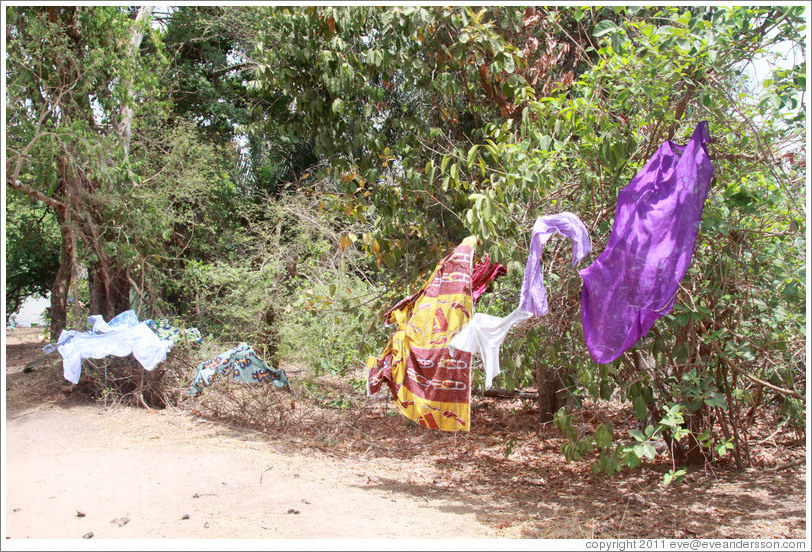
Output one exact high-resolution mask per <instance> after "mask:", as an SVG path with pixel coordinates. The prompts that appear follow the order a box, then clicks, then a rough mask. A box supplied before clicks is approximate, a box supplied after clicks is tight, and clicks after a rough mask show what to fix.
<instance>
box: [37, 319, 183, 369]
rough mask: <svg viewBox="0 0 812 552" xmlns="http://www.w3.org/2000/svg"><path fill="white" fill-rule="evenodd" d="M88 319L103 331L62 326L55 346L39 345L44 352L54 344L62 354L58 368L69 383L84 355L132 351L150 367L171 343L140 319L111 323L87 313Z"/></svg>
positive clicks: (161, 360) (80, 367) (98, 355)
mask: <svg viewBox="0 0 812 552" xmlns="http://www.w3.org/2000/svg"><path fill="white" fill-rule="evenodd" d="M91 318H93V320H90V319H91ZM88 321H89V322H90V323H91V324H93V326H94V328H95V329H98V330H100V331H102V332H104V333H98V332H94V331H92V330H91V331H88V332H77V331H75V330H63V331H62V333H61V334H59V340H58V341H57V343H56V346H54V345H48V346H46V347H44V348H43V350H44V351H45V352H52V351H53V350H54V348H56V350H58V351H59V354H61V355H62V372H63V374H64V376H65V379H66V380H68V381H69V382H71V383H78V382H79V377H80V376H81V374H82V360H83V359H85V358H104V357H106V356H108V355H113V356H127V355H129V354H130V353H132V355H133V356H134V357H135V359H136V360H137V361H138V362H140V363H141V366H143V367H144V369H145V370H152V369H153V368H155V367H156V366H157V365H158V364H159V363H160V362H163V361H164V360H166V354H167V353H168V352H169V350H170V349H171V348H172V345H173V343H172V342H171V341H167V340H164V339H160V338H159V337H158V336H157V335H155V332H153V331H152V330H151V329H150V328H149V326H147V325H146V324H145V323H144V322H139V323H137V324H135V325H133V326H127V325H122V326H118V327H111V326H109V325H108V324H106V323H105V322H104V320H103V319H101V316H99V317H98V318H96V317H88ZM100 322H101V323H100ZM111 322H112V321H111Z"/></svg>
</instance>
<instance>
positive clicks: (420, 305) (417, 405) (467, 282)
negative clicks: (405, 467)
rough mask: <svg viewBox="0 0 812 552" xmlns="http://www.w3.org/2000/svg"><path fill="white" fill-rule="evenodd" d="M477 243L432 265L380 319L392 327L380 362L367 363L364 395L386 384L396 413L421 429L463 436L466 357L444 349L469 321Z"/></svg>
mask: <svg viewBox="0 0 812 552" xmlns="http://www.w3.org/2000/svg"><path fill="white" fill-rule="evenodd" d="M475 244H476V238H474V237H469V238H466V239H465V240H463V242H462V243H461V244H460V245H459V246H457V247H456V248H455V249H454V251H453V252H452V253H451V254H450V255H448V256H447V257H446V258H445V259H443V260H442V261H440V262H439V263H438V264H437V267H436V268H435V269H434V272H433V273H432V275H431V277H430V278H429V280H428V283H427V284H426V285H425V286H424V287H423V288H422V289H421V290H420V291H418V292H417V293H415V294H414V295H410V296H409V297H407V298H405V299H403V300H401V301H400V302H399V303H398V304H397V305H395V306H394V307H393V308H392V309H390V310H389V311H388V312H387V313H386V315H385V318H384V320H385V322H386V323H387V324H397V327H398V329H397V331H396V332H395V333H394V335H392V337H391V338H390V339H389V342H388V343H387V344H386V347H385V348H384V350H383V354H382V356H381V358H375V357H369V358H368V359H367V366H368V367H369V375H368V378H367V392H368V393H369V395H373V394H375V393H377V392H378V391H380V389H381V386H382V385H383V383H384V382H386V384H387V386H388V387H389V390H390V391H391V393H392V396H393V397H394V398H395V400H396V401H397V405H398V409H399V410H400V412H401V413H402V414H403V415H404V416H406V417H407V418H408V419H410V420H414V421H416V422H418V423H419V424H420V425H423V426H426V427H430V428H433V429H441V430H445V431H459V430H462V431H468V430H469V427H470V402H471V355H470V353H459V355H458V356H457V357H455V358H452V357H451V354H450V353H449V350H448V343H449V341H450V340H451V338H452V337H453V336H454V335H455V334H456V333H457V332H458V331H459V330H460V328H462V327H463V326H465V325H466V324H467V323H468V321H469V320H470V319H471V313H472V311H473V296H472V293H471V271H472V265H473V257H474V245H475Z"/></svg>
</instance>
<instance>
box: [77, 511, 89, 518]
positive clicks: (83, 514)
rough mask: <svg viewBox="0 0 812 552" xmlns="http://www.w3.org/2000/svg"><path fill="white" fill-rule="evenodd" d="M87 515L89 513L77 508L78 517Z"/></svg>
mask: <svg viewBox="0 0 812 552" xmlns="http://www.w3.org/2000/svg"><path fill="white" fill-rule="evenodd" d="M86 515H87V514H85V513H84V512H83V511H81V510H76V517H85V516H86Z"/></svg>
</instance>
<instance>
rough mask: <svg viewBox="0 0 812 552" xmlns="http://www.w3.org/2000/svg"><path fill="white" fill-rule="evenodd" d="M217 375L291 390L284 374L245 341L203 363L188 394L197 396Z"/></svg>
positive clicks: (196, 372) (198, 368)
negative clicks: (269, 364) (270, 364)
mask: <svg viewBox="0 0 812 552" xmlns="http://www.w3.org/2000/svg"><path fill="white" fill-rule="evenodd" d="M215 375H220V376H222V377H225V378H229V379H231V380H232V381H242V382H245V383H263V382H266V383H273V384H274V385H275V386H276V387H279V388H282V389H286V390H287V391H290V386H289V385H288V376H287V374H285V371H284V370H282V369H281V368H279V369H275V368H271V367H270V366H268V365H267V364H266V363H265V361H263V360H262V359H261V358H259V357H258V356H257V355H256V353H255V352H254V350H253V349H252V348H251V347H249V346H248V344H247V343H245V342H243V343H240V344H239V345H238V346H237V347H235V348H233V349H229V350H228V351H226V352H225V353H221V354H219V355H217V356H216V357H214V358H213V359H211V360H207V361H206V362H203V363H201V364H200V366H198V367H197V371H195V376H194V378H193V379H192V386H191V387H190V388H189V390H188V391H187V392H186V393H187V394H188V395H191V396H192V397H197V396H198V395H200V394H201V393H202V392H203V388H204V387H208V386H210V385H211V381H212V378H213V377H214V376H215Z"/></svg>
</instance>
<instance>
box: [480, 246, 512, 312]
mask: <svg viewBox="0 0 812 552" xmlns="http://www.w3.org/2000/svg"><path fill="white" fill-rule="evenodd" d="M503 274H507V269H506V268H505V267H504V266H502V265H500V264H499V263H492V262H491V260H490V258H489V257H488V254H487V253H485V256H484V257H483V258H482V261H480V262H479V263H477V264H476V265H474V269H473V272H472V274H471V288H472V290H473V291H472V295H473V297H474V303H476V300H477V299H479V296H480V295H482V294H483V293H484V292H485V289H486V288H487V287H488V284H490V283H491V281H492V280H495V279H496V278H498V277H499V276H502V275H503Z"/></svg>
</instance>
